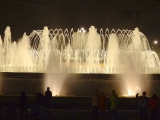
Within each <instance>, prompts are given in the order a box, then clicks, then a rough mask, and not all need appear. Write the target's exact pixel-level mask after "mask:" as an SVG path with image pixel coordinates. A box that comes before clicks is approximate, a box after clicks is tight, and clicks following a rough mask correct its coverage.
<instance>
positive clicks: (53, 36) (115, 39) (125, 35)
mask: <svg viewBox="0 0 160 120" xmlns="http://www.w3.org/2000/svg"><path fill="white" fill-rule="evenodd" d="M0 71H1V72H2V73H3V72H13V73H17V72H18V73H58V74H57V75H56V76H54V77H53V76H50V75H48V76H46V78H45V79H47V80H48V79H49V80H48V81H47V82H46V83H45V88H46V86H51V90H53V89H52V87H53V88H54V89H55V88H56V90H53V91H57V89H61V87H58V88H57V86H61V85H62V84H63V82H64V80H65V78H66V76H68V74H67V73H78V74H89V73H92V74H114V75H115V74H116V75H121V77H119V78H121V79H122V81H124V82H123V83H124V84H123V85H124V86H125V87H126V89H127V90H124V91H127V93H126V92H124V91H122V92H121V93H125V94H128V95H134V94H135V93H136V92H137V91H138V92H140V91H141V88H142V86H143V83H141V79H142V78H140V77H139V76H138V75H139V74H146V75H148V74H157V73H160V61H159V58H158V55H157V54H156V53H155V52H154V51H153V50H151V48H150V46H149V43H148V40H147V38H146V37H145V35H144V34H143V33H141V32H140V31H139V30H138V28H135V30H133V31H132V30H119V29H118V30H114V29H112V30H111V31H109V29H106V30H103V29H100V31H99V33H98V32H97V29H96V28H95V27H94V26H91V27H90V28H89V31H88V32H86V31H85V30H84V29H78V31H77V32H74V30H73V29H71V30H70V31H69V30H67V29H65V30H64V31H63V30H62V29H54V30H52V29H51V30H49V29H48V28H47V27H44V29H43V30H33V32H32V33H31V34H30V35H29V36H27V35H26V33H24V35H23V37H22V39H20V40H19V41H18V42H12V41H11V32H10V28H9V27H7V28H6V30H5V37H4V40H2V38H1V37H0ZM59 73H63V74H65V76H61V75H59ZM126 74H127V75H126ZM54 75H55V74H54ZM53 78H54V79H56V80H57V81H60V82H59V85H57V83H54V84H52V83H53ZM60 79H61V80H60ZM145 79H149V77H147V78H145ZM122 81H121V82H122ZM54 82H55V80H54ZM112 82H113V81H112ZM52 85H55V86H52ZM147 85H148V84H147ZM147 85H145V86H147ZM113 89H114V88H113ZM110 91H111V90H110ZM55 94H59V91H57V93H55Z"/></svg>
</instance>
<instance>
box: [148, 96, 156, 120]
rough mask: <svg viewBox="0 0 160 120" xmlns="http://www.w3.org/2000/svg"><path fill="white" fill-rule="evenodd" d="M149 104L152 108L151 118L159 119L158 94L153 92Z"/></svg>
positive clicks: (152, 119)
mask: <svg viewBox="0 0 160 120" xmlns="http://www.w3.org/2000/svg"><path fill="white" fill-rule="evenodd" d="M149 104H150V108H151V120H157V109H158V97H157V95H156V94H153V97H152V98H151V100H150V102H149Z"/></svg>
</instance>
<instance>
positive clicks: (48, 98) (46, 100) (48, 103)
mask: <svg viewBox="0 0 160 120" xmlns="http://www.w3.org/2000/svg"><path fill="white" fill-rule="evenodd" d="M51 99H52V92H51V91H50V88H49V87H47V91H46V92H45V102H46V107H47V108H49V107H50V101H51Z"/></svg>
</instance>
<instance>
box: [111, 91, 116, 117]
mask: <svg viewBox="0 0 160 120" xmlns="http://www.w3.org/2000/svg"><path fill="white" fill-rule="evenodd" d="M117 104H118V95H117V94H116V92H115V90H112V95H111V96H110V110H111V118H112V119H116V117H117V116H116V110H117Z"/></svg>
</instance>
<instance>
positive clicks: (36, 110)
mask: <svg viewBox="0 0 160 120" xmlns="http://www.w3.org/2000/svg"><path fill="white" fill-rule="evenodd" d="M35 96H36V101H35V102H34V103H32V104H31V106H30V107H31V116H33V117H38V116H40V117H41V118H45V117H46V109H48V108H49V107H50V101H51V98H52V92H51V91H50V88H49V87H47V90H46V92H45V95H43V94H42V93H35ZM19 104H20V108H21V117H23V114H24V112H25V116H26V117H28V113H27V108H28V97H27V96H26V94H25V92H22V93H21V95H20V97H19Z"/></svg>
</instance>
